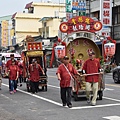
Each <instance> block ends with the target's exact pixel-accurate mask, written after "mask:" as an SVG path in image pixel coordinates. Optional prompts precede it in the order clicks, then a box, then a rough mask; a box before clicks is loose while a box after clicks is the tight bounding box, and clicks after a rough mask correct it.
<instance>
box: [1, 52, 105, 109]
mask: <svg viewBox="0 0 120 120" xmlns="http://www.w3.org/2000/svg"><path fill="white" fill-rule="evenodd" d="M1 70H2V67H1V65H0V73H1ZM82 71H83V74H82V76H84V77H85V81H86V98H87V102H88V103H91V105H96V99H97V93H98V81H99V74H103V73H102V71H101V66H100V63H99V61H98V60H97V59H95V52H90V53H89V59H88V60H86V61H85V62H84V65H83V68H82ZM40 72H42V74H43V75H44V74H45V73H44V70H43V69H42V67H41V66H40V64H38V63H37V60H36V59H32V61H31V64H29V66H28V79H29V80H30V84H31V92H32V93H37V92H38V85H39V80H40ZM92 73H96V74H92ZM97 73H98V74H97ZM6 74H7V76H8V77H9V91H10V94H14V93H16V91H17V86H18V85H19V86H22V82H23V64H22V62H21V60H20V58H19V59H17V60H15V59H14V54H11V55H10V60H8V61H7V63H6ZM90 74H91V75H90ZM56 75H57V78H58V80H59V81H60V95H61V100H62V104H63V106H66V105H67V106H68V107H69V108H71V107H72V102H71V98H72V95H71V93H72V90H73V89H74V78H75V77H74V75H79V76H81V75H80V74H79V72H78V71H77V70H76V69H75V67H74V66H73V65H72V64H71V63H70V60H69V57H68V56H64V57H63V59H62V63H61V64H60V65H59V66H58V69H57V71H56ZM1 83H2V74H0V90H1ZM91 89H92V91H93V97H92V98H91V95H90V91H91Z"/></svg>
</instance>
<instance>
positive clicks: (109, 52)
mask: <svg viewBox="0 0 120 120" xmlns="http://www.w3.org/2000/svg"><path fill="white" fill-rule="evenodd" d="M104 50H105V55H106V56H113V55H114V54H115V44H114V43H106V44H104Z"/></svg>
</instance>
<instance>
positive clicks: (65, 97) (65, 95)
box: [60, 87, 72, 105]
mask: <svg viewBox="0 0 120 120" xmlns="http://www.w3.org/2000/svg"><path fill="white" fill-rule="evenodd" d="M71 92H72V87H65V88H63V87H61V88H60V94H61V99H62V103H63V104H67V105H72V103H71V98H72V95H71Z"/></svg>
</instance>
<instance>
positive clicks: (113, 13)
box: [111, 0, 115, 39]
mask: <svg viewBox="0 0 120 120" xmlns="http://www.w3.org/2000/svg"><path fill="white" fill-rule="evenodd" d="M112 3H113V8H112V16H113V21H115V12H114V11H115V10H114V6H115V1H114V0H113V2H112ZM111 32H112V34H111V36H112V39H114V22H113V24H112V29H111Z"/></svg>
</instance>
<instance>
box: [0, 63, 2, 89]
mask: <svg viewBox="0 0 120 120" xmlns="http://www.w3.org/2000/svg"><path fill="white" fill-rule="evenodd" d="M1 86H2V65H0V90H1Z"/></svg>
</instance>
